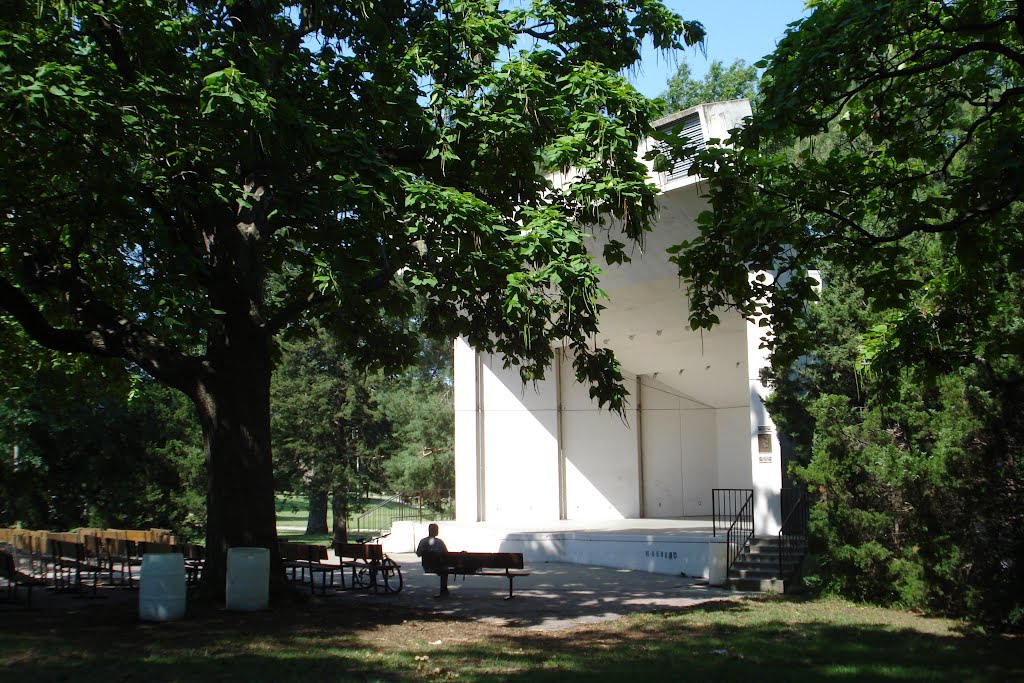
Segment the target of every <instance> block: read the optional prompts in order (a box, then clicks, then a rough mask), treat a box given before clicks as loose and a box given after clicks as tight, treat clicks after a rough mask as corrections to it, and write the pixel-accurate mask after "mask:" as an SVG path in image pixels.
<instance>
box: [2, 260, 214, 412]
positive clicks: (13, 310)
mask: <svg viewBox="0 0 1024 683" xmlns="http://www.w3.org/2000/svg"><path fill="white" fill-rule="evenodd" d="M98 304H99V302H95V301H94V302H92V305H86V306H84V307H83V309H82V312H83V313H84V314H85V316H86V317H88V318H97V317H99V315H98V313H99V306H98ZM0 308H3V309H4V310H6V311H7V312H8V313H9V314H10V315H11V316H12V317H13V318H14V319H15V320H16V321H17V322H18V324H20V325H21V327H22V329H23V330H24V331H25V333H26V334H27V335H28V336H29V337H30V338H32V339H33V340H35V341H36V342H38V343H39V344H41V345H42V346H45V347H46V348H48V349H53V350H54V351H63V352H68V353H88V354H92V355H96V356H104V357H107V358H121V359H124V360H127V361H131V362H132V363H135V364H136V365H138V366H139V367H140V368H142V369H143V370H145V371H146V372H148V373H149V374H150V375H152V376H153V377H155V378H156V379H158V380H160V381H162V382H164V383H165V384H167V385H169V386H172V387H175V388H177V389H180V390H182V391H184V392H185V393H187V394H190V395H191V392H192V389H193V385H194V379H195V378H196V377H198V373H199V370H200V367H201V362H200V360H199V359H197V358H193V357H191V356H187V355H185V354H183V353H181V352H180V351H177V350H176V349H174V348H172V347H170V346H168V345H166V344H164V343H163V342H161V341H160V340H159V339H157V338H156V337H154V336H152V335H150V334H148V333H146V332H144V331H143V330H141V329H140V328H139V327H138V326H137V325H135V324H133V323H132V322H130V321H128V320H127V319H126V318H124V317H122V316H111V313H113V311H112V309H109V308H108V311H109V313H107V314H106V315H104V316H103V317H106V318H109V319H108V320H106V321H104V324H99V321H94V322H93V324H92V325H90V326H89V327H86V328H81V329H67V328H60V327H54V326H53V325H51V324H50V322H49V321H48V320H47V319H46V317H45V316H43V314H42V312H41V311H40V310H39V308H38V307H37V306H36V305H35V304H34V303H33V302H32V301H31V300H30V299H29V298H28V297H27V296H26V295H25V293H24V292H23V291H22V290H21V289H20V288H18V287H15V286H14V285H13V284H12V283H11V282H10V281H8V280H7V279H6V278H2V277H0ZM86 309H88V310H86ZM90 328H91V329H90Z"/></svg>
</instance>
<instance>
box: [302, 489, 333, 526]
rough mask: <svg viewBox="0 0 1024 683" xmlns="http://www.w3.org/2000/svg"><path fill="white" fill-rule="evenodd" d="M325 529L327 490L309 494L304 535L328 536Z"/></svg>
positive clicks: (316, 490)
mask: <svg viewBox="0 0 1024 683" xmlns="http://www.w3.org/2000/svg"><path fill="white" fill-rule="evenodd" d="M329 533H330V529H329V528H328V527H327V489H319V488H318V489H315V490H311V491H310V492H309V517H307V518H306V535H307V536H315V535H320V534H329Z"/></svg>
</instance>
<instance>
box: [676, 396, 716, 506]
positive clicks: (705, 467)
mask: <svg viewBox="0 0 1024 683" xmlns="http://www.w3.org/2000/svg"><path fill="white" fill-rule="evenodd" d="M716 412H718V411H715V410H707V409H701V410H696V409H691V410H683V412H682V418H683V419H682V439H683V514H685V515H687V516H693V515H710V514H711V489H713V488H715V486H716V485H717V484H716V480H715V474H716V472H715V456H716V454H717V453H716V444H717V442H718V439H717V435H716V434H715V413H716Z"/></svg>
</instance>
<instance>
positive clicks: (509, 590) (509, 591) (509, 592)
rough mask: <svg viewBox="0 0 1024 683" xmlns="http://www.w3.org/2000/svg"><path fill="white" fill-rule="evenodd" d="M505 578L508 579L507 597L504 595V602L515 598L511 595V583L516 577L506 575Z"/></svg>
mask: <svg viewBox="0 0 1024 683" xmlns="http://www.w3.org/2000/svg"><path fill="white" fill-rule="evenodd" d="M506 578H507V579H508V595H506V596H505V597H504V598H503V599H504V600H511V599H512V598H514V597H515V596H514V595H512V581H513V579H515V578H516V577H514V576H512V575H511V574H507V575H506Z"/></svg>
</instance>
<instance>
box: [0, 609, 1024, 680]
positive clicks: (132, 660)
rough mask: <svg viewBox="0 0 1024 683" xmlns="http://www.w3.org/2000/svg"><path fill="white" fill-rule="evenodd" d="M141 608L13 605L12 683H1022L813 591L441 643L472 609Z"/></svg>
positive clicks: (2, 655) (4, 633) (960, 642)
mask: <svg viewBox="0 0 1024 683" xmlns="http://www.w3.org/2000/svg"><path fill="white" fill-rule="evenodd" d="M135 609H136V603H135V602H133V601H131V600H114V599H111V600H109V601H94V602H90V601H78V602H77V603H74V604H72V606H71V607H70V608H66V609H63V610H56V609H39V610H33V611H30V612H25V611H17V612H16V611H9V610H3V611H0V680H2V681H33V682H35V681H80V680H83V681H92V680H97V681H129V680H131V681H135V680H138V681H146V682H147V683H149V682H150V681H171V680H173V681H200V680H201V681H268V680H269V681H306V682H309V681H328V680H345V681H349V680H355V681H359V680H444V679H447V678H454V677H456V675H457V677H458V680H459V681H478V680H480V681H490V680H494V681H520V680H522V681H526V680H529V681H563V680H566V679H571V680H573V679H583V678H586V679H587V680H598V681H599V680H613V681H616V682H617V683H633V681H649V680H698V681H702V680H715V681H729V680H760V681H766V680H767V681H776V680H785V681H811V680H814V681H818V680H829V679H833V680H839V679H841V680H843V681H846V680H920V679H925V680H938V681H945V680H949V681H1010V680H1024V666H1022V663H1021V658H1020V656H1019V651H1020V645H1021V642H1020V639H1015V638H998V637H986V636H977V635H975V636H964V635H959V634H952V633H950V634H946V633H942V634H933V633H925V632H922V631H918V630H912V629H910V628H905V627H904V624H903V623H901V622H900V621H899V619H895V618H893V619H889V620H887V621H880V622H879V623H872V619H874V618H875V614H874V613H873V612H871V610H864V609H862V608H859V607H857V606H850V605H846V604H837V606H836V607H834V608H833V606H831V605H829V604H827V603H825V604H823V603H815V602H813V601H810V602H804V601H794V600H787V599H764V600H746V601H720V602H709V603H704V604H702V605H698V606H693V607H689V608H685V609H675V610H672V611H660V612H654V613H648V614H642V615H635V616H631V617H629V618H627V619H623V620H620V621H617V622H612V623H606V624H602V625H599V626H595V625H590V626H582V627H578V628H575V629H567V630H562V631H554V632H544V631H531V630H526V629H523V628H516V627H503V626H492V627H490V628H489V629H488V630H480V631H474V633H478V634H482V635H481V636H480V638H476V637H475V636H474V637H473V638H471V639H470V640H469V642H460V641H459V639H458V638H455V637H446V638H445V639H444V640H443V641H442V640H441V639H440V638H438V639H437V640H436V642H431V641H433V640H434V638H435V637H436V636H435V635H433V634H434V633H435V632H439V631H441V630H447V631H448V632H449V633H452V634H459V633H460V632H465V631H466V630H468V629H469V628H470V627H469V625H468V622H467V621H466V620H465V619H459V618H452V617H451V616H448V615H441V614H431V613H426V612H415V611H410V610H408V609H405V608H401V607H392V606H388V605H384V604H379V603H378V604H375V605H373V606H372V607H364V606H360V605H355V604H351V603H346V602H340V601H331V600H327V601H314V602H312V603H309V604H295V605H292V604H289V605H283V606H278V607H277V608H276V609H274V610H272V611H268V612H256V613H232V612H225V611H224V610H219V609H213V608H205V609H200V608H197V609H194V610H193V611H192V612H191V614H190V615H189V618H188V619H187V620H184V621H179V622H170V623H160V624H148V623H140V622H138V620H137V619H136V617H135ZM831 611H834V612H837V614H832V613H831ZM839 612H846V614H838V613H839ZM878 613H879V614H882V615H883V616H884V615H885V614H887V613H884V612H881V611H879V612H878ZM865 614H866V616H865ZM844 621H845V622H857V621H859V622H861V623H844ZM368 633H374V634H375V637H374V638H369V639H367V638H363V637H362V636H365V635H367V634H368Z"/></svg>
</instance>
